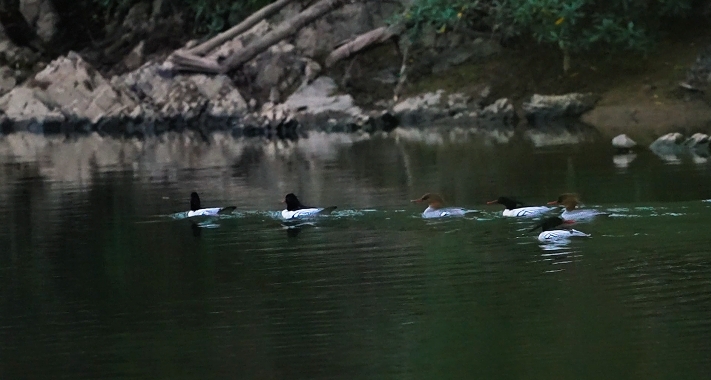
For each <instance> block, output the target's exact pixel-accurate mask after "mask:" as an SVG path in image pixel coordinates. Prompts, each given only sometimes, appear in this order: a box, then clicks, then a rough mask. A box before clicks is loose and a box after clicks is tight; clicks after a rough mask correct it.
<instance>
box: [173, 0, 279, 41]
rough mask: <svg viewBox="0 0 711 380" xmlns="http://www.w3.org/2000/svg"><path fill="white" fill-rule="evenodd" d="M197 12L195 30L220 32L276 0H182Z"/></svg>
mask: <svg viewBox="0 0 711 380" xmlns="http://www.w3.org/2000/svg"><path fill="white" fill-rule="evenodd" d="M181 1H182V2H183V3H184V5H185V6H186V7H187V8H188V9H189V10H190V11H191V12H192V13H194V14H195V19H194V22H195V31H196V32H207V33H210V34H215V33H219V32H221V31H223V30H225V29H227V28H228V27H230V26H232V25H235V24H237V23H238V22H240V21H241V20H243V19H244V18H246V17H248V16H249V15H250V14H252V13H253V12H255V11H257V10H259V9H260V8H262V7H264V6H266V5H268V4H270V3H272V2H273V1H274V0H241V1H226V0H181Z"/></svg>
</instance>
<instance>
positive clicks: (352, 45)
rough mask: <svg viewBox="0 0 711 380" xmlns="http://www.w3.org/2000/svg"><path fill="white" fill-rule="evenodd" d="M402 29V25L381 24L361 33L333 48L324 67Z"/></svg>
mask: <svg viewBox="0 0 711 380" xmlns="http://www.w3.org/2000/svg"><path fill="white" fill-rule="evenodd" d="M403 30H404V27H402V26H399V25H398V26H392V27H387V26H381V27H380V28H377V29H373V30H371V31H368V32H366V33H363V34H361V35H359V36H357V37H355V38H353V39H352V40H350V41H348V42H346V43H344V44H342V45H341V46H339V47H338V48H336V49H335V50H333V51H332V52H331V54H329V55H328V57H327V58H326V67H331V66H333V65H334V64H335V63H336V62H338V61H340V60H342V59H344V58H348V57H350V56H351V55H353V54H356V53H358V52H359V51H361V50H363V49H365V48H367V47H370V46H373V45H377V44H381V43H383V42H386V41H388V40H390V39H391V38H393V37H394V36H396V35H399V34H400V33H402V31H403Z"/></svg>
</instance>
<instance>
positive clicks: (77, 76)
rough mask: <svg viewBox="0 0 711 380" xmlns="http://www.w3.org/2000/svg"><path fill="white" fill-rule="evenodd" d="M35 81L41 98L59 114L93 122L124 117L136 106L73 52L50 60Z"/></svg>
mask: <svg viewBox="0 0 711 380" xmlns="http://www.w3.org/2000/svg"><path fill="white" fill-rule="evenodd" d="M34 81H35V82H39V83H43V84H44V90H43V91H42V93H43V95H44V96H46V97H47V98H48V99H49V101H51V102H52V103H53V104H56V105H57V107H58V108H60V109H61V110H62V112H64V113H65V114H68V115H73V116H76V117H77V118H80V119H88V120H90V121H91V122H92V123H96V122H97V121H99V120H100V119H101V118H103V117H120V116H124V115H125V114H126V113H127V112H129V111H130V110H132V109H133V108H134V107H136V105H137V104H136V103H135V102H134V101H133V100H132V99H131V98H130V97H128V96H126V94H123V93H121V92H120V91H117V90H116V89H114V87H112V86H111V84H110V83H109V82H108V81H107V80H106V79H104V77H102V76H101V74H99V73H98V72H97V71H96V70H95V69H94V68H93V67H91V66H90V65H89V64H87V63H86V62H85V61H84V60H83V59H82V58H81V57H80V56H79V55H78V54H76V53H74V52H69V54H68V55H67V56H66V57H59V58H57V59H56V60H54V61H52V62H51V63H50V64H49V65H48V66H47V67H46V68H45V69H44V70H42V71H40V72H39V73H37V75H35V78H34Z"/></svg>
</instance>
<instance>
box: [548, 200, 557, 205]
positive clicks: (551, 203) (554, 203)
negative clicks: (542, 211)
mask: <svg viewBox="0 0 711 380" xmlns="http://www.w3.org/2000/svg"><path fill="white" fill-rule="evenodd" d="M548 204H549V205H558V201H550V202H548Z"/></svg>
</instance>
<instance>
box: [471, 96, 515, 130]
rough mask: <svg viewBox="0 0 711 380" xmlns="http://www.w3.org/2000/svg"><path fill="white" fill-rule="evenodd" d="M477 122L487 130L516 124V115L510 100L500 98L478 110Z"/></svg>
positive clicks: (505, 127)
mask: <svg viewBox="0 0 711 380" xmlns="http://www.w3.org/2000/svg"><path fill="white" fill-rule="evenodd" d="M477 124H478V125H479V127H482V128H485V129H487V130H493V129H510V128H513V127H514V126H516V124H518V115H517V114H516V110H515V109H514V106H513V104H512V103H511V101H510V100H509V99H507V98H501V99H498V100H496V101H495V102H494V103H492V104H490V105H488V106H486V107H484V109H482V110H481V111H480V112H479V114H478V123H477Z"/></svg>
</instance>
